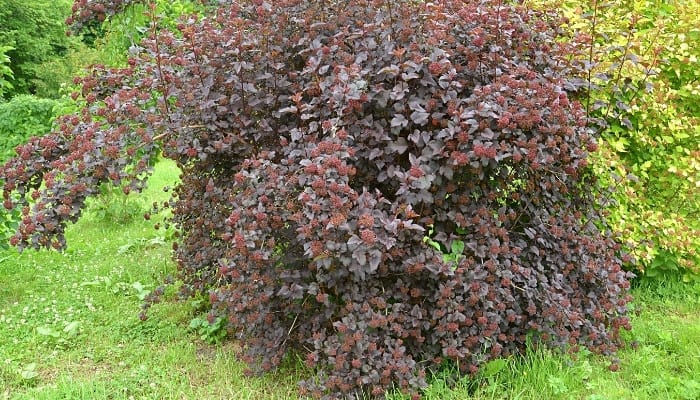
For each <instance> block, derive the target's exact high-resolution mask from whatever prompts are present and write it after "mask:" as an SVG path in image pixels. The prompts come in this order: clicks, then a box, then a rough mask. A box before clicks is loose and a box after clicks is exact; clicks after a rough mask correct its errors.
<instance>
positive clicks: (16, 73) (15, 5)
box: [0, 0, 78, 98]
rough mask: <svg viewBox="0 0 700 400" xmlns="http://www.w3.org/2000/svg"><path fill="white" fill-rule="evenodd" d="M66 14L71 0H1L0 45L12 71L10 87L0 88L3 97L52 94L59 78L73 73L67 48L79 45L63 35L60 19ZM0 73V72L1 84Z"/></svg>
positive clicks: (0, 63) (61, 20) (0, 76)
mask: <svg viewBox="0 0 700 400" xmlns="http://www.w3.org/2000/svg"><path fill="white" fill-rule="evenodd" d="M68 13H70V0H55V1H42V0H0V21H2V24H0V48H5V49H6V51H4V54H5V55H6V56H7V57H8V58H9V63H8V64H7V66H8V67H9V68H10V69H11V71H12V75H11V76H10V77H9V78H10V79H9V83H10V84H11V85H12V87H11V88H7V87H6V88H5V89H4V90H2V89H0V91H2V92H4V96H5V97H6V98H10V97H12V96H13V95H15V94H36V95H40V96H41V97H46V96H51V95H55V94H56V92H57V90H58V85H59V84H60V83H61V82H59V81H60V80H61V78H65V76H67V75H68V74H72V73H75V72H76V70H74V69H71V68H70V66H69V65H68V64H66V63H65V61H66V60H65V57H66V56H67V55H68V54H69V51H70V49H71V48H72V47H74V46H76V45H77V44H78V41H77V40H74V39H72V38H68V37H67V36H66V35H65V31H66V28H65V25H64V24H63V20H64V19H65V17H66V16H67V15H68ZM0 53H2V51H0ZM0 57H1V56H0ZM0 65H2V62H0ZM49 65H51V67H49ZM1 68H2V67H0V69H1ZM57 69H58V70H57ZM62 70H65V71H62ZM60 72H64V74H63V76H59V75H61V74H60ZM2 75H3V74H2V72H0V83H1V82H2ZM7 78H8V77H7V76H6V77H5V79H7ZM67 79H70V77H68V78H67Z"/></svg>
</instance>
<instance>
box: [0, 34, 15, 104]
mask: <svg viewBox="0 0 700 400" xmlns="http://www.w3.org/2000/svg"><path fill="white" fill-rule="evenodd" d="M10 50H14V47H11V46H2V45H0V99H2V98H3V96H4V94H5V93H6V92H9V91H10V90H12V89H13V88H14V86H12V83H10V81H11V80H12V79H13V78H14V74H13V73H12V69H11V68H10V57H9V56H8V55H7V52H8V51H10Z"/></svg>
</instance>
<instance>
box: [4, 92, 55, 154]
mask: <svg viewBox="0 0 700 400" xmlns="http://www.w3.org/2000/svg"><path fill="white" fill-rule="evenodd" d="M59 104H60V103H59V102H58V101H57V100H52V99H40V98H37V97H35V96H31V95H18V96H15V97H13V98H12V100H10V101H8V102H6V103H0V160H3V161H6V160H8V159H9V158H11V157H12V156H15V155H16V153H15V147H17V146H18V145H20V144H23V143H24V142H26V141H27V140H28V139H29V138H30V137H32V136H41V135H44V134H46V133H49V132H50V131H51V125H52V122H53V119H54V108H55V107H57V106H58V105H59Z"/></svg>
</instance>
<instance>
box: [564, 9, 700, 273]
mask: <svg viewBox="0 0 700 400" xmlns="http://www.w3.org/2000/svg"><path fill="white" fill-rule="evenodd" d="M586 4H587V5H583V6H582V4H581V3H580V2H569V3H565V9H567V10H568V16H569V17H570V18H571V24H570V28H572V29H574V30H576V31H578V32H580V33H581V34H582V35H583V36H587V37H588V40H591V41H590V42H589V43H590V47H589V50H590V53H589V57H588V58H589V59H590V60H591V63H590V65H589V67H590V68H589V69H587V72H588V76H586V77H585V79H586V80H588V81H590V82H591V84H592V86H591V91H590V94H589V97H588V98H587V99H586V103H587V107H588V110H589V113H590V115H591V116H592V117H594V118H597V119H598V121H599V123H600V125H601V129H602V138H603V141H602V142H601V151H600V152H598V153H597V154H596V157H595V159H596V161H595V162H594V168H595V171H596V175H598V176H599V177H601V178H602V179H607V182H608V184H609V185H610V186H612V187H614V189H615V190H616V192H615V199H616V203H615V205H614V206H613V207H611V208H610V209H609V212H610V216H609V220H610V221H611V222H612V223H613V225H614V227H615V228H616V229H617V230H618V231H619V232H621V234H622V236H621V240H622V242H623V243H625V244H626V248H627V249H628V250H629V251H630V252H631V254H633V255H634V256H635V257H636V263H635V264H634V265H630V266H629V267H630V268H633V269H635V270H636V271H637V272H639V273H642V274H643V275H644V276H647V277H652V278H653V277H661V276H664V275H668V274H675V275H682V276H683V277H684V279H686V280H687V279H695V278H693V275H694V274H697V273H698V272H700V196H699V195H698V193H700V108H699V107H698V104H699V103H698V101H699V100H700V61H699V58H700V47H699V46H697V43H700V14H699V13H698V12H697V10H698V7H699V6H700V4H698V2H697V1H693V0H691V1H674V2H660V1H640V0H635V1H627V2H623V3H621V4H617V3H605V2H592V3H586ZM695 276H696V277H697V275H695Z"/></svg>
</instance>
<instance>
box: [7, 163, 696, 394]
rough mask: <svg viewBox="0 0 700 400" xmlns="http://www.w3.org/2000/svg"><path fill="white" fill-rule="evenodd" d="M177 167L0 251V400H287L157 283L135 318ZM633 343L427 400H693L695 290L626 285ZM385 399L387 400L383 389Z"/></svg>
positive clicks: (152, 275)
mask: <svg viewBox="0 0 700 400" xmlns="http://www.w3.org/2000/svg"><path fill="white" fill-rule="evenodd" d="M177 175H178V171H177V168H176V167H175V166H174V165H173V164H172V163H168V162H161V163H159V165H158V167H157V171H156V174H155V175H154V176H153V178H152V179H151V183H150V188H149V189H148V190H147V191H146V192H145V193H144V195H143V196H139V197H138V198H136V197H133V196H130V197H127V198H124V197H120V196H106V197H105V198H104V199H102V200H98V201H95V202H93V203H92V204H91V206H90V209H89V211H88V212H87V213H86V215H85V216H84V218H83V219H82V220H81V221H80V222H78V223H77V224H76V225H74V226H71V227H70V228H69V230H68V233H67V239H68V242H69V248H68V250H67V251H65V252H63V253H58V252H49V251H42V252H35V251H25V252H24V253H22V254H18V253H17V252H16V251H15V250H9V251H7V252H4V253H3V254H2V255H0V259H1V260H2V261H1V262H0V399H290V398H297V386H296V382H297V381H298V380H299V379H303V378H307V377H308V376H309V375H310V373H311V372H310V371H308V370H305V369H304V368H303V367H302V366H301V365H300V364H299V363H296V362H294V361H291V362H289V363H287V365H285V366H284V367H283V368H281V369H280V370H279V371H277V372H275V373H273V374H268V375H265V376H263V377H246V375H245V365H243V364H242V363H240V362H238V361H237V360H236V358H235V352H236V344H235V343H234V342H232V341H224V342H223V343H220V344H214V345H212V344H209V343H207V342H205V341H203V340H202V337H201V336H202V335H201V333H202V332H201V331H193V330H192V329H189V328H188V327H189V326H190V323H191V321H192V320H193V319H196V318H201V317H202V315H201V314H198V312H199V311H197V307H196V305H195V304H194V302H193V301H178V300H176V298H175V296H174V295H173V294H172V292H173V291H174V289H171V290H170V292H169V294H168V295H166V300H165V301H164V302H162V303H160V304H157V305H155V306H154V307H153V308H151V310H150V312H149V319H148V320H146V321H143V322H142V321H140V320H139V318H138V314H139V312H140V310H141V308H140V307H141V304H142V298H143V296H144V295H145V294H146V293H148V291H150V290H152V289H154V288H155V287H156V286H158V285H159V284H160V283H161V282H162V281H163V280H164V278H165V276H167V275H169V274H173V273H174V272H175V266H174V264H173V262H172V261H171V259H170V248H171V247H170V243H169V239H170V238H169V233H168V232H167V231H165V230H164V229H163V228H161V229H160V230H155V229H154V228H153V226H154V224H155V223H156V222H158V217H154V218H153V219H152V220H151V221H145V220H144V219H143V218H142V217H141V215H142V214H143V213H144V212H145V211H147V210H148V209H149V208H150V204H151V203H152V202H153V201H154V200H155V201H160V200H164V199H166V198H167V196H168V194H167V193H164V192H163V191H162V187H163V186H166V185H172V184H173V183H174V182H175V181H176V180H177ZM634 295H635V297H636V301H635V303H634V307H635V311H636V313H635V315H634V316H633V325H634V329H633V331H632V332H628V333H625V338H626V339H627V340H628V341H629V342H633V341H636V342H637V344H638V346H637V348H636V349H632V348H628V349H625V350H623V351H622V352H620V354H619V355H618V357H619V358H620V370H619V371H618V372H610V371H609V370H608V365H609V364H610V360H609V359H606V358H603V357H597V356H594V355H591V354H589V353H586V352H582V353H580V354H579V355H578V356H577V357H576V358H575V359H573V358H571V357H568V356H565V355H560V354H555V353H553V352H551V351H547V350H536V351H531V352H530V353H529V354H528V355H526V356H524V357H513V358H510V359H506V360H499V361H494V362H491V363H489V364H487V365H486V366H485V367H484V368H482V371H481V372H480V373H479V375H478V376H476V377H474V378H471V379H463V380H460V381H458V382H453V381H451V380H450V378H448V377H447V375H448V374H447V373H445V374H436V375H435V376H433V377H432V380H431V381H432V384H431V386H430V387H429V388H428V389H426V391H425V396H424V397H425V398H428V399H470V398H471V399H588V400H595V399H654V400H659V399H689V400H691V399H698V398H700V286H698V285H695V286H693V285H688V284H682V283H677V282H676V283H673V282H672V283H666V284H655V285H651V284H647V285H642V286H640V287H638V288H636V289H635V291H634ZM389 398H391V399H401V398H403V397H402V396H401V395H398V394H392V395H390V396H389Z"/></svg>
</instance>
